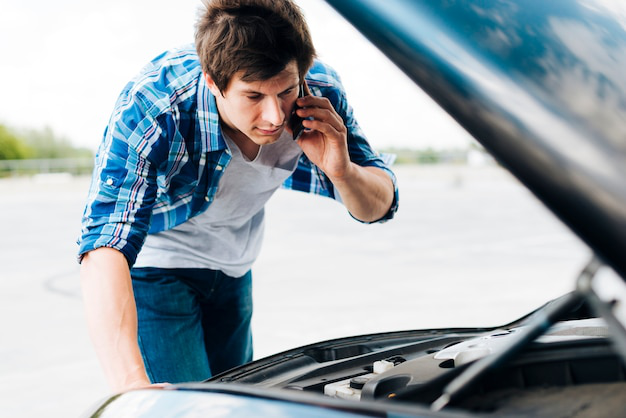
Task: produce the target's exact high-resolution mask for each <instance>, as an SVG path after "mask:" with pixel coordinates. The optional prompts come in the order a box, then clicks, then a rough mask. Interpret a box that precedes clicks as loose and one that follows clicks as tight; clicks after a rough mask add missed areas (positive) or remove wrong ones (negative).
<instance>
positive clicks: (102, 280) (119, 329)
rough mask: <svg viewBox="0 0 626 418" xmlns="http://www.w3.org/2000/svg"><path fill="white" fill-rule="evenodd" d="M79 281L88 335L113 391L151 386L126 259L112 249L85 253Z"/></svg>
mask: <svg viewBox="0 0 626 418" xmlns="http://www.w3.org/2000/svg"><path fill="white" fill-rule="evenodd" d="M80 279H81V287H82V293H83V301H84V305H85V313H86V317H87V326H88V328H89V334H90V336H91V340H92V341H93V344H94V347H95V349H96V354H97V356H98V359H99V360H100V364H101V365H102V368H103V370H104V374H105V376H106V378H107V381H108V383H109V386H110V388H111V389H112V390H113V391H114V392H121V391H125V390H129V389H136V388H141V387H147V386H151V383H150V379H148V376H147V374H146V369H145V367H144V364H143V359H142V357H141V352H140V351H139V344H138V342H137V308H136V305H135V298H134V295H133V287H132V282H131V279H130V270H129V267H128V263H127V261H126V257H124V255H123V254H122V253H121V252H119V251H117V250H115V249H112V248H104V247H103V248H98V249H96V250H93V251H90V252H88V253H86V254H85V255H84V257H83V260H82V263H81V268H80Z"/></svg>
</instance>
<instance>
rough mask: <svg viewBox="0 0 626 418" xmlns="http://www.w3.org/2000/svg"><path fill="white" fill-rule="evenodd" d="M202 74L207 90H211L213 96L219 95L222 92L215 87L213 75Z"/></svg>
mask: <svg viewBox="0 0 626 418" xmlns="http://www.w3.org/2000/svg"><path fill="white" fill-rule="evenodd" d="M202 74H203V75H204V79H205V80H206V84H207V87H209V90H210V91H211V93H212V94H213V96H221V95H222V92H221V91H220V89H218V88H217V84H215V81H213V77H211V76H210V75H209V74H207V73H204V72H203V73H202Z"/></svg>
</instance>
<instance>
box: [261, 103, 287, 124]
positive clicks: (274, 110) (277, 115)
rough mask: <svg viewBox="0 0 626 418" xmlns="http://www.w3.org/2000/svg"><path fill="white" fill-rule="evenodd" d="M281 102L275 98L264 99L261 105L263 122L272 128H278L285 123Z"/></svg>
mask: <svg viewBox="0 0 626 418" xmlns="http://www.w3.org/2000/svg"><path fill="white" fill-rule="evenodd" d="M281 104H282V102H281V101H280V99H278V98H276V97H266V99H265V100H264V103H263V120H265V121H267V122H270V123H271V124H272V125H274V126H280V125H282V124H283V122H284V121H285V113H284V112H283V109H282V107H281Z"/></svg>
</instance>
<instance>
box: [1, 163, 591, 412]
mask: <svg viewBox="0 0 626 418" xmlns="http://www.w3.org/2000/svg"><path fill="white" fill-rule="evenodd" d="M396 172H397V174H398V179H399V183H400V187H401V198H400V202H401V203H400V212H399V213H398V214H397V216H396V219H394V220H393V221H391V222H388V223H385V224H380V225H361V224H359V223H358V222H356V221H354V220H352V219H351V218H350V217H349V216H348V215H347V214H346V212H345V210H344V209H343V207H342V206H341V205H338V204H337V203H335V202H333V201H331V200H328V199H320V198H317V197H313V196H308V195H305V194H301V193H294V192H287V191H279V192H278V193H277V194H276V196H275V197H274V198H273V199H272V201H271V202H270V204H269V205H268V207H267V230H266V237H265V246H264V249H263V251H262V253H261V256H260V258H259V260H258V262H257V264H256V266H255V268H254V280H255V285H254V286H255V302H254V303H255V317H254V322H253V332H254V335H255V350H256V355H255V357H257V358H259V357H262V356H265V355H269V354H273V353H276V352H279V351H282V350H286V349H289V348H293V347H296V346H300V345H304V344H308V343H311V342H315V341H320V340H326V339H331V338H335V337H341V336H346V335H357V334H363V333H370V332H379V331H390V330H400V329H414V328H439V327H447V326H487V325H497V324H503V323H506V322H509V321H511V320H513V319H516V318H517V317H519V316H521V315H523V314H525V313H527V312H528V311H530V310H531V309H534V308H536V307H538V306H540V305H541V304H543V303H544V302H546V301H548V300H549V299H552V298H554V297H557V296H559V295H561V294H562V293H565V292H567V291H569V290H571V289H572V288H573V285H574V278H575V276H576V275H577V274H578V272H579V271H580V270H581V269H582V267H583V265H584V263H585V262H586V261H587V258H588V257H589V251H588V249H587V248H586V247H585V246H584V245H583V244H581V243H580V241H579V240H578V239H577V238H576V237H574V236H573V235H572V234H571V233H570V232H569V230H567V229H566V228H565V227H564V226H563V225H562V224H561V223H560V222H559V221H558V220H556V218H555V217H554V216H552V215H551V214H550V213H549V212H548V211H547V210H546V209H545V208H544V207H543V206H542V205H541V204H540V203H539V202H537V200H536V199H535V198H534V197H533V196H532V195H530V194H529V193H528V192H527V191H526V190H525V189H524V188H523V187H521V186H520V185H519V184H518V183H517V182H516V181H515V180H513V179H512V178H511V177H510V176H509V175H508V174H506V173H505V172H504V171H502V170H500V169H498V168H495V167H464V166H452V167H450V166H448V167H446V166H433V167H402V166H401V167H399V168H397V170H396ZM87 187H88V179H86V178H73V177H68V176H63V175H54V176H40V177H36V178H25V179H4V180H0V237H2V238H3V239H1V240H0V326H1V330H2V334H1V337H0V341H1V343H0V394H1V395H0V416H2V417H40V416H46V417H73V416H80V415H81V413H83V412H84V411H86V410H87V409H88V408H89V407H90V405H92V404H93V403H94V402H97V401H98V400H100V399H101V398H103V397H105V396H107V395H108V389H107V388H106V385H105V383H104V380H103V376H102V374H101V372H100V369H99V366H98V364H97V360H96V358H95V354H94V352H93V350H92V347H91V345H90V342H89V338H88V336H87V331H86V327H85V323H84V318H83V306H82V301H81V298H80V289H79V283H78V264H77V263H76V260H75V252H76V244H75V239H76V236H77V234H78V231H79V221H80V215H81V212H82V207H83V202H84V198H85V195H86V191H87Z"/></svg>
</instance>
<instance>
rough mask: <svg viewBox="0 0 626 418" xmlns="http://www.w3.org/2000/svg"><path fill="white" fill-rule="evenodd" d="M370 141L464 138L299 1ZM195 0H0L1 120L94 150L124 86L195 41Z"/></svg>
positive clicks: (383, 64) (350, 34)
mask: <svg viewBox="0 0 626 418" xmlns="http://www.w3.org/2000/svg"><path fill="white" fill-rule="evenodd" d="M297 3H298V4H299V5H300V7H301V8H302V10H303V11H304V14H305V16H306V18H307V21H308V23H309V27H310V30H311V34H312V36H313V40H314V43H315V46H316V49H317V52H318V56H319V57H320V58H321V59H322V60H324V61H325V62H327V63H328V64H330V65H331V66H333V67H334V68H335V69H336V70H337V71H338V72H339V74H340V76H341V79H342V82H343V84H344V86H345V88H346V92H347V96H348V101H349V102H350V104H351V105H352V107H353V108H354V111H355V115H356V117H357V120H358V121H359V123H360V125H361V126H362V128H363V130H364V131H365V133H366V135H367V136H368V138H369V140H370V142H371V143H372V145H373V146H374V147H375V148H377V149H380V148H389V147H411V148H426V147H432V148H435V149H445V148H455V147H465V146H467V144H469V143H470V139H469V136H468V134H467V133H465V131H463V130H462V129H461V128H460V127H459V126H458V125H457V124H456V123H455V122H454V121H453V120H452V119H451V118H450V117H449V116H448V115H447V114H445V112H443V111H442V110H441V109H440V108H439V107H438V106H437V105H436V104H434V102H433V101H432V100H431V99H430V98H429V97H428V96H426V95H425V94H424V93H423V92H422V91H421V90H420V89H419V88H417V87H416V86H414V84H413V83H412V82H411V81H410V80H409V79H408V78H407V77H406V76H405V75H404V74H403V73H402V72H401V71H400V70H398V69H397V68H396V67H395V66H394V65H393V64H392V63H391V62H390V61H389V60H388V59H387V58H386V57H385V56H384V55H382V53H380V52H379V51H378V50H377V49H376V48H375V47H374V46H372V45H371V44H370V43H369V42H368V41H367V40H366V39H365V38H364V37H363V36H361V35H360V34H359V33H358V32H357V31H356V30H355V29H354V28H353V27H352V26H350V25H349V24H348V23H347V22H346V21H345V20H343V18H342V17H341V16H339V15H338V14H337V13H336V12H335V11H334V10H333V9H332V8H331V7H330V6H328V5H327V4H326V3H325V2H324V1H322V0H297ZM200 6H201V1H200V0H177V1H176V2H173V1H166V0H132V1H128V0H108V1H98V2H96V1H93V0H80V1H79V0H56V1H53V2H51V1H49V0H30V1H22V0H0V10H2V13H0V97H1V98H2V100H0V123H2V124H6V125H8V126H10V127H12V128H18V129H19V128H35V129H40V128H43V127H46V126H47V127H50V128H52V129H53V131H54V132H55V134H57V135H58V136H62V137H66V138H68V139H69V140H70V141H71V142H73V143H74V144H75V145H77V146H83V147H87V148H91V149H94V150H95V149H96V148H97V146H98V144H99V142H100V140H101V137H102V133H103V131H104V127H105V126H106V123H107V121H108V119H109V116H110V114H111V111H112V110H113V105H114V104H115V101H116V99H117V96H118V94H119V93H120V91H121V90H122V88H123V87H124V85H125V84H126V83H127V82H128V81H129V80H130V79H131V78H132V77H133V76H134V75H135V74H136V73H137V72H138V71H139V70H140V69H141V68H142V67H143V66H144V65H145V64H146V63H147V62H149V61H150V60H151V59H152V58H154V57H155V56H156V55H158V54H160V53H161V52H162V51H164V50H166V49H168V48H172V47H176V46H179V45H183V44H186V43H190V42H192V41H193V32H194V24H195V21H196V16H197V14H198V10H199V9H200Z"/></svg>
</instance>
